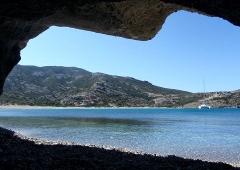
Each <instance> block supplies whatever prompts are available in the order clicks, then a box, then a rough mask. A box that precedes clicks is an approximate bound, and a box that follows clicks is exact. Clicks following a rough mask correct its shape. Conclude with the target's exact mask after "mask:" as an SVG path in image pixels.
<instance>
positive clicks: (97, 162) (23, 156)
mask: <svg viewBox="0 0 240 170" xmlns="http://www.w3.org/2000/svg"><path fill="white" fill-rule="evenodd" d="M0 144H1V145H0V155H1V157H0V169H26V168H29V169H228V170H230V169H240V167H236V166H238V165H236V166H235V167H234V166H232V165H229V164H226V163H222V162H208V161H202V160H193V159H185V158H181V157H177V156H174V155H169V156H161V155H156V154H148V153H144V152H138V151H130V150H129V149H124V148H115V147H111V146H95V145H80V144H76V143H71V142H70V143H67V142H61V141H48V140H43V139H38V138H32V137H27V136H24V135H21V134H19V133H16V132H14V131H11V130H8V129H5V128H2V127H0Z"/></svg>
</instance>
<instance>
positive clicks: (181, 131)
mask: <svg viewBox="0 0 240 170" xmlns="http://www.w3.org/2000/svg"><path fill="white" fill-rule="evenodd" d="M0 115H2V116H0V126H3V127H6V128H9V129H12V130H15V131H18V132H20V133H22V134H24V135H28V136H33V137H39V138H44V139H49V140H61V141H69V142H76V143H82V144H95V145H111V146H115V147H122V148H129V149H132V150H139V151H144V152H149V153H158V154H164V155H173V154H174V155H177V156H182V157H190V158H198V159H205V160H215V161H224V162H229V163H235V164H237V163H238V164H240V154H239V153H240V131H239V129H240V113H239V111H238V110H231V109H230V110H228V109H226V110H224V109H222V110H217V109H216V110H214V109H212V110H211V111H204V112H200V111H199V110H191V109H175V110H174V109H169V110H168V109H165V110H164V109H126V110H125V109H116V110H114V109H105V110H104V109H99V110H98V109H82V110H81V109H79V110H77V109H76V110H30V111H29V110H26V111H25V112H24V111H23V110H20V111H19V112H18V110H14V111H12V112H11V111H0Z"/></svg>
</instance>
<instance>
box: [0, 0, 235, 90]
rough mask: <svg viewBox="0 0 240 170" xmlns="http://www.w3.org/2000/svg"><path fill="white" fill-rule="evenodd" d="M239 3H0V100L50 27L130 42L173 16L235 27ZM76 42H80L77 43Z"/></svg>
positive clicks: (141, 0) (174, 0) (39, 0)
mask: <svg viewBox="0 0 240 170" xmlns="http://www.w3.org/2000/svg"><path fill="white" fill-rule="evenodd" d="M239 9H240V1H239V0H218V1H216V0H201V1H200V0H110V1H107V0H71V1H69V0H51V1H49V0H24V1H18V0H8V1H6V0H3V1H1V2H0V94H1V93H2V89H3V85H4V81H5V79H6V77H7V75H8V74H9V73H10V71H11V70H12V68H13V67H14V66H15V65H16V64H17V63H18V62H19V61H20V59H21V57H20V51H21V49H23V48H24V47H25V46H26V45H27V42H28V41H29V40H30V39H32V38H35V37H36V36H38V35H39V34H41V33H42V32H43V31H45V30H47V29H48V28H49V27H50V26H53V25H55V26H60V27H61V26H67V27H73V28H77V29H83V30H90V31H94V32H99V33H103V34H109V35H114V36H121V37H125V38H131V39H136V40H149V39H152V38H153V37H154V36H155V35H156V33H157V32H158V31H159V30H160V29H161V27H162V25H163V23H164V21H165V19H166V18H167V16H168V15H170V14H171V13H173V12H176V11H178V10H186V11H190V12H198V13H201V14H204V15H208V16H215V17H220V18H223V19H225V20H228V21H229V22H231V23H232V24H234V25H236V26H239V25H240V10H239ZM79 41H81V40H79Z"/></svg>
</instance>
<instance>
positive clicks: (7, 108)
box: [0, 105, 172, 110]
mask: <svg viewBox="0 0 240 170" xmlns="http://www.w3.org/2000/svg"><path fill="white" fill-rule="evenodd" d="M166 108H167V107H162V108H161V107H56V106H30V105H0V110H1V109H2V110H11V109H166ZM168 109H172V108H168Z"/></svg>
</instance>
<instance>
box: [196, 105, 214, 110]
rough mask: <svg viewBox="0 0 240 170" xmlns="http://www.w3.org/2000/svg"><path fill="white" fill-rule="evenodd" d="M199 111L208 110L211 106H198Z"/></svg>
mask: <svg viewBox="0 0 240 170" xmlns="http://www.w3.org/2000/svg"><path fill="white" fill-rule="evenodd" d="M198 108H199V109H210V108H211V106H209V105H207V104H201V105H200V106H198Z"/></svg>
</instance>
